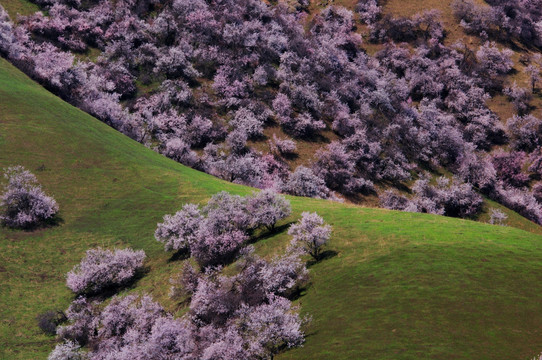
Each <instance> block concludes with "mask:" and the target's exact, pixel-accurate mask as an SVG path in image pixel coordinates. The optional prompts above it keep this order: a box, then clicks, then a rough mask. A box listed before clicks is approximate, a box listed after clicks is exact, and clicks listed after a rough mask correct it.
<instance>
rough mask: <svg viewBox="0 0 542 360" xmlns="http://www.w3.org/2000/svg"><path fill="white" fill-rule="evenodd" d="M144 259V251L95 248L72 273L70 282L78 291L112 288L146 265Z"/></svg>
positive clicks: (71, 287) (97, 291) (132, 276)
mask: <svg viewBox="0 0 542 360" xmlns="http://www.w3.org/2000/svg"><path fill="white" fill-rule="evenodd" d="M144 259H145V252H144V251H143V250H138V251H134V250H131V249H119V250H115V251H111V250H104V249H101V248H97V249H91V250H88V251H87V252H86V256H85V257H84V258H83V260H81V263H80V264H78V265H76V266H75V267H74V268H73V270H72V271H70V272H69V273H68V275H67V279H66V285H67V286H68V287H69V288H70V289H71V290H72V291H73V292H74V293H77V294H96V293H100V292H101V291H103V290H105V289H107V288H110V287H118V286H122V285H125V284H126V283H127V282H129V281H130V280H132V279H133V278H134V276H135V275H136V273H137V271H138V270H140V269H141V268H142V267H143V260H144Z"/></svg>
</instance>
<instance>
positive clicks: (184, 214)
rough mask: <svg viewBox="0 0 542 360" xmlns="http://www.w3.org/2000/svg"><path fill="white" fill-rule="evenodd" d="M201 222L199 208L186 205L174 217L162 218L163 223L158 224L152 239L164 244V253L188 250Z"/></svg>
mask: <svg viewBox="0 0 542 360" xmlns="http://www.w3.org/2000/svg"><path fill="white" fill-rule="evenodd" d="M202 220H203V216H202V215H201V213H200V210H199V207H198V206H197V205H194V204H186V205H184V206H183V208H182V209H181V210H179V211H177V212H176V213H175V215H165V216H164V222H163V223H159V224H158V227H157V229H156V231H155V233H154V237H155V238H156V240H157V241H160V242H163V243H164V247H165V249H166V251H168V250H175V251H179V250H188V249H189V248H190V245H191V244H193V243H194V242H195V241H196V237H197V232H198V230H199V226H200V222H201V221H202Z"/></svg>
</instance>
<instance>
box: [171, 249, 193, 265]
mask: <svg viewBox="0 0 542 360" xmlns="http://www.w3.org/2000/svg"><path fill="white" fill-rule="evenodd" d="M189 257H190V251H189V250H188V249H182V250H179V251H176V252H175V253H174V254H173V255H171V257H170V258H169V259H168V260H167V262H168V263H172V262H174V261H182V260H186V259H188V258H189Z"/></svg>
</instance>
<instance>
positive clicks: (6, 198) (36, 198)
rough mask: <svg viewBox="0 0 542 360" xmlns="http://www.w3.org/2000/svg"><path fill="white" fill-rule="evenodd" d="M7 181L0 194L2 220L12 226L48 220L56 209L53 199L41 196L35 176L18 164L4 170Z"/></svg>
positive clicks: (19, 226) (29, 225)
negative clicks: (3, 190) (0, 194)
mask: <svg viewBox="0 0 542 360" xmlns="http://www.w3.org/2000/svg"><path fill="white" fill-rule="evenodd" d="M4 177H5V178H6V179H7V180H8V184H7V185H6V186H5V192H4V193H3V194H2V196H1V197H0V208H2V214H1V215H0V219H1V220H2V222H3V223H4V224H5V225H7V226H9V227H14V228H30V227H34V226H38V225H40V224H43V223H44V222H45V221H47V220H50V219H52V218H53V217H54V216H55V215H56V214H57V212H58V205H57V203H56V201H55V200H54V199H53V198H52V197H50V196H47V195H45V193H44V192H43V190H42V189H41V186H40V185H39V184H38V182H37V179H36V177H35V176H34V175H33V174H32V173H31V172H30V171H28V170H26V169H25V168H24V167H22V166H12V167H9V168H7V169H5V170H4Z"/></svg>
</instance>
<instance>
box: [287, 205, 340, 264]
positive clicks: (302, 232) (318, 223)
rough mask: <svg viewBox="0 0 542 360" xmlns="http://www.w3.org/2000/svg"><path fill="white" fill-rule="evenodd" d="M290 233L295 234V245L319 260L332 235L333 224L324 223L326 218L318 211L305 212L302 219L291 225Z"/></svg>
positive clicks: (293, 243) (293, 242)
mask: <svg viewBox="0 0 542 360" xmlns="http://www.w3.org/2000/svg"><path fill="white" fill-rule="evenodd" d="M288 234H289V235H292V236H293V239H292V242H291V245H292V246H293V247H300V248H301V249H303V250H304V251H305V252H306V253H307V254H309V255H311V256H312V257H313V258H314V259H315V260H318V259H319V258H320V255H321V252H322V247H323V246H324V245H326V244H327V242H328V241H329V237H330V236H331V226H329V225H327V224H325V225H324V219H322V218H321V217H320V216H318V214H317V213H308V212H304V213H302V214H301V219H300V220H299V221H298V222H297V223H295V224H293V225H292V226H290V229H288Z"/></svg>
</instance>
